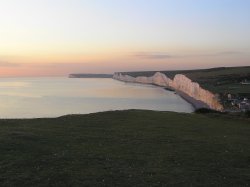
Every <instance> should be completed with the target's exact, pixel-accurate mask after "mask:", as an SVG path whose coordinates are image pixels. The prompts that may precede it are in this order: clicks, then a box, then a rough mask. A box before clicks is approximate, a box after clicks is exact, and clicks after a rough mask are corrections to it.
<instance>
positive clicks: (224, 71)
mask: <svg viewBox="0 0 250 187" xmlns="http://www.w3.org/2000/svg"><path fill="white" fill-rule="evenodd" d="M156 72H157V71H145V72H143V71H142V72H123V74H127V75H130V76H133V77H137V76H153V75H154V74H155V73H156ZM160 72H162V73H164V74H165V75H166V76H168V77H169V78H171V79H173V78H174V76H175V75H176V74H184V75H186V76H187V77H188V78H190V79H191V80H192V81H194V82H198V83H199V84H200V85H201V86H202V87H203V88H204V89H207V90H209V91H211V92H214V93H225V92H226V93H232V94H240V95H246V96H247V97H250V85H241V84H240V82H241V81H243V80H250V66H245V67H221V68H212V69H198V70H178V71H160Z"/></svg>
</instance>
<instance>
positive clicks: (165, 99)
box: [0, 77, 193, 118]
mask: <svg viewBox="0 0 250 187" xmlns="http://www.w3.org/2000/svg"><path fill="white" fill-rule="evenodd" d="M123 109H149V110H159V111H176V112H187V113H189V112H192V111H193V107H192V106H191V105H190V104H189V103H187V102H186V101H184V100H183V99H182V98H181V97H179V96H178V95H176V94H174V93H173V92H169V91H166V90H164V89H163V88H160V87H156V86H151V85H141V84H131V83H123V82H119V81H116V80H113V79H69V78H66V77H65V78H64V77H60V78H51V77H48V78H0V118H33V117H35V118H37V117H57V116H61V115H65V114H87V113H93V112H101V111H109V110H123Z"/></svg>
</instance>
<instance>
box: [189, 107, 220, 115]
mask: <svg viewBox="0 0 250 187" xmlns="http://www.w3.org/2000/svg"><path fill="white" fill-rule="evenodd" d="M194 112H195V113H197V114H208V113H221V112H219V111H216V110H212V109H209V108H199V109H196V110H195V111H194Z"/></svg>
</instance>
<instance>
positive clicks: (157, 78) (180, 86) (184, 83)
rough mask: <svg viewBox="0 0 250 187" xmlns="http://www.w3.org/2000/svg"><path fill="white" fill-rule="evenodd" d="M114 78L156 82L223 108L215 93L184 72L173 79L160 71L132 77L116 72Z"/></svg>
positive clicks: (213, 106)
mask: <svg viewBox="0 0 250 187" xmlns="http://www.w3.org/2000/svg"><path fill="white" fill-rule="evenodd" d="M113 78H114V79H116V80H120V81H124V82H132V83H142V84H155V85H159V86H164V87H169V88H172V89H175V90H176V91H181V92H184V93H185V94H187V95H189V96H190V97H192V98H194V99H196V100H199V101H202V102H204V103H205V104H207V105H208V106H209V107H210V108H211V109H214V110H219V111H221V110H223V106H222V105H221V104H220V102H219V101H218V97H217V96H216V95H215V94H213V93H211V92H210V91H208V90H205V89H203V88H201V87H200V85H199V84H198V83H196V82H192V80H190V79H189V78H188V77H186V76H185V75H182V74H177V75H175V77H174V79H173V80H172V79H170V78H168V77H167V76H166V75H165V74H163V73H160V72H157V73H155V74H154V75H153V76H152V77H144V76H140V77H132V76H129V75H122V74H121V73H115V74H114V76H113Z"/></svg>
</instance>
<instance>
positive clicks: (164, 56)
mask: <svg viewBox="0 0 250 187" xmlns="http://www.w3.org/2000/svg"><path fill="white" fill-rule="evenodd" d="M239 54H242V52H239V51H222V52H217V53H204V54H190V55H171V54H169V53H162V52H153V53H151V52H140V53H134V54H133V56H134V57H136V58H143V59H159V60H161V59H172V58H194V57H220V56H231V55H239Z"/></svg>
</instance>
